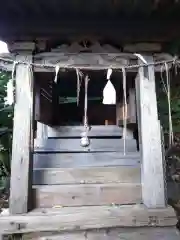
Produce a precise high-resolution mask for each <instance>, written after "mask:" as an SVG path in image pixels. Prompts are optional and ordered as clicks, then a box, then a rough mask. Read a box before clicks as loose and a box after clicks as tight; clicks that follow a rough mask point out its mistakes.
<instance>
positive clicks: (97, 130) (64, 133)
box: [48, 125, 123, 138]
mask: <svg viewBox="0 0 180 240" xmlns="http://www.w3.org/2000/svg"><path fill="white" fill-rule="evenodd" d="M83 131H84V127H83V126H63V127H48V137H52V138H59V137H62V138H63V137H78V138H79V137H80V136H81V134H82V132H83ZM122 134H123V128H121V127H118V126H112V125H108V126H103V125H99V126H91V128H90V131H89V132H88V136H89V137H107V136H110V137H122Z"/></svg>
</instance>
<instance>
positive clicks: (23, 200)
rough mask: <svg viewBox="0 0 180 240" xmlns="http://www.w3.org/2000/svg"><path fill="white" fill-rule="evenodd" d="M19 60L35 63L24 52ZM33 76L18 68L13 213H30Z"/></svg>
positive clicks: (15, 109) (26, 70)
mask: <svg viewBox="0 0 180 240" xmlns="http://www.w3.org/2000/svg"><path fill="white" fill-rule="evenodd" d="M17 60H26V61H27V62H29V63H31V62H32V55H30V53H28V55H27V52H26V53H25V52H24V53H23V52H21V53H20V55H19V56H18V57H17ZM33 98H34V97H33V74H32V71H31V69H30V67H29V66H27V65H23V64H18V65H17V67H16V102H15V108H14V128H13V145H12V162H11V191H10V212H11V213H12V214H21V213H26V212H27V211H28V207H29V206H28V204H29V191H30V188H31V184H32V165H33V162H32V150H33V141H32V140H33Z"/></svg>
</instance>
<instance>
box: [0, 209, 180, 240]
mask: <svg viewBox="0 0 180 240" xmlns="http://www.w3.org/2000/svg"><path fill="white" fill-rule="evenodd" d="M176 223H177V218H176V215H175V213H174V210H173V209H172V208H171V207H168V208H161V209H148V208H146V207H144V206H143V205H125V206H91V207H68V208H66V207H65V208H60V209H36V210H35V211H33V212H30V213H27V214H23V215H14V216H13V215H9V216H1V217H0V233H1V234H11V233H30V232H31V233H33V232H43V231H44V232H48V231H54V232H56V231H57V232H62V233H66V232H68V231H69V233H72V232H73V231H78V230H81V231H83V230H84V231H85V230H93V229H106V228H117V227H122V228H123V229H122V231H123V230H125V229H124V228H125V227H127V228H128V227H131V231H132V232H133V231H135V232H136V229H135V227H136V228H138V227H174V226H175V225H176ZM156 230H158V228H156ZM137 232H138V231H137ZM126 236H128V235H126ZM133 236H135V235H133ZM152 236H153V235H152ZM173 236H174V235H173ZM60 239H61V238H60ZM62 239H63V238H62ZM65 239H66V238H65ZM67 239H68V238H67ZM70 239H71V238H70ZM92 239H93V238H92ZM95 239H97V240H98V239H104V238H95ZM105 239H106V238H105ZM109 239H113V238H108V240H109ZM117 239H119V238H117ZM127 239H128V238H127ZM132 239H133V240H134V238H132ZM146 239H148V238H142V240H146ZM152 239H153V238H152ZM152 239H148V240H152ZM154 239H155V240H156V238H154ZM154 239H153V240H154ZM160 239H161V238H159V239H157V240H160ZM162 239H163V238H162ZM164 239H166V238H164ZM170 239H171V238H170ZM178 239H179V238H178ZM113 240H114V239H113ZM137 240H139V239H137ZM167 240H169V239H167ZM171 240H174V239H173V238H172V239H171ZM175 240H176V238H175Z"/></svg>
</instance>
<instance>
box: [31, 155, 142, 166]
mask: <svg viewBox="0 0 180 240" xmlns="http://www.w3.org/2000/svg"><path fill="white" fill-rule="evenodd" d="M140 161H141V159H140V154H139V153H138V152H135V153H127V155H125V156H124V155H123V154H122V153H119V152H107V153H103V152H99V153H73V154H72V153H35V154H34V160H33V162H34V168H59V167H60V168H78V167H92V166H93V167H103V166H139V165H140Z"/></svg>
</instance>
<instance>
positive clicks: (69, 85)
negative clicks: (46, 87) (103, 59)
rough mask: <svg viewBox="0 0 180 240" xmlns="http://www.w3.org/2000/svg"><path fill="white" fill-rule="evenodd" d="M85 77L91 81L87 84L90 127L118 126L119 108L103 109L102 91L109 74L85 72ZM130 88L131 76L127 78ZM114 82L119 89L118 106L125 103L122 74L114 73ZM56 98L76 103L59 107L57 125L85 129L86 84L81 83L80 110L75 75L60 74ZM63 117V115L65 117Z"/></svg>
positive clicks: (117, 95)
mask: <svg viewBox="0 0 180 240" xmlns="http://www.w3.org/2000/svg"><path fill="white" fill-rule="evenodd" d="M83 74H84V76H86V75H88V76H89V78H90V81H89V84H88V121H89V124H90V125H104V124H105V122H106V121H108V124H113V125H115V124H116V105H104V104H103V103H102V101H103V89H104V87H105V85H106V83H107V79H106V75H107V71H105V70H102V71H83ZM127 80H129V81H128V83H127V86H129V85H130V82H131V76H128V77H127ZM111 82H112V83H113V85H114V87H115V89H116V100H117V102H122V101H123V86H122V73H121V72H120V71H118V72H115V71H114V72H113V73H112V75H111ZM56 90H57V94H58V96H59V97H71V98H74V99H73V100H74V102H70V103H59V105H58V111H57V112H56V121H57V125H82V124H83V116H84V96H85V92H84V81H82V85H81V90H80V96H79V104H78V106H77V102H76V96H77V77H76V73H75V71H68V72H67V71H66V72H61V73H60V74H59V79H58V84H57V89H56ZM62 113H63V114H62Z"/></svg>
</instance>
